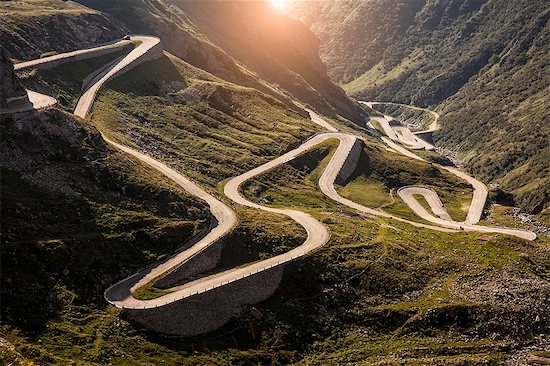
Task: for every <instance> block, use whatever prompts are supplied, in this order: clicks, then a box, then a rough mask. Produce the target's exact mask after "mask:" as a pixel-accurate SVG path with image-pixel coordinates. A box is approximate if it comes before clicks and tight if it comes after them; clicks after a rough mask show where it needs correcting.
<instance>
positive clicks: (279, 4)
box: [269, 0, 288, 10]
mask: <svg viewBox="0 0 550 366" xmlns="http://www.w3.org/2000/svg"><path fill="white" fill-rule="evenodd" d="M269 2H270V3H271V5H273V6H274V7H275V8H277V9H279V10H285V9H286V7H287V6H288V3H287V0H269Z"/></svg>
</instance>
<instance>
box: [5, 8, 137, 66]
mask: <svg viewBox="0 0 550 366" xmlns="http://www.w3.org/2000/svg"><path fill="white" fill-rule="evenodd" d="M126 33H127V30H126V29H125V28H124V26H122V25H121V24H120V23H118V22H116V21H114V20H113V19H112V18H110V17H109V16H107V15H105V14H102V13H100V12H97V11H95V10H92V9H89V8H86V7H84V6H81V5H79V4H77V3H76V2H72V1H71V2H67V1H63V0H18V1H0V38H1V39H2V46H3V47H4V48H6V49H7V50H8V52H9V53H10V54H11V57H13V58H14V59H16V60H32V59H35V58H39V57H40V56H41V55H43V54H45V53H49V52H66V51H74V50H76V49H81V48H84V47H88V46H91V45H95V44H98V43H102V42H106V41H111V40H113V39H116V38H121V37H122V36H123V35H124V34H126Z"/></svg>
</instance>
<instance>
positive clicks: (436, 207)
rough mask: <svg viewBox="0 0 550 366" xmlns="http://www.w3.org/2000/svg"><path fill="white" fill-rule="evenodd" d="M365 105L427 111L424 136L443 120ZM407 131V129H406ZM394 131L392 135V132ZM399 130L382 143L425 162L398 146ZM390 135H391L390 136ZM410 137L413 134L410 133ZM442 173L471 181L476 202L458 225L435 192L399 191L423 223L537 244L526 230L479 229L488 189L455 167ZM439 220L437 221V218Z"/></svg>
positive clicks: (386, 118)
mask: <svg viewBox="0 0 550 366" xmlns="http://www.w3.org/2000/svg"><path fill="white" fill-rule="evenodd" d="M360 103H362V104H365V105H367V106H369V107H371V108H372V106H374V105H377V104H392V105H398V106H402V107H406V108H411V109H414V110H421V111H425V112H427V113H431V114H432V115H433V116H434V122H432V124H431V125H430V127H429V129H428V130H426V131H422V132H420V133H426V132H433V131H435V130H437V129H438V128H439V124H438V120H439V114H438V113H436V112H434V111H430V110H428V109H425V108H419V107H414V106H408V105H406V104H400V103H391V102H360ZM372 119H373V120H375V121H378V122H380V120H381V119H383V120H386V121H388V126H389V121H390V120H392V117H391V116H386V115H385V116H384V117H372ZM402 128H405V129H407V128H406V127H402ZM390 130H391V132H390ZM394 131H395V128H390V129H389V130H388V129H386V128H384V132H386V133H387V137H383V138H382V141H384V142H385V143H386V144H387V145H388V146H389V147H390V148H391V149H392V150H394V151H396V152H398V153H400V154H402V155H405V156H407V157H409V158H412V159H416V160H421V161H425V160H424V159H422V158H421V157H419V156H418V155H416V154H414V153H413V152H411V151H410V150H407V149H405V148H403V147H402V146H400V145H398V144H396V143H395V139H393V138H392V136H393V135H392V134H393V133H394ZM388 132H389V134H388ZM409 133H410V130H409ZM434 165H436V166H437V167H438V168H440V169H444V170H446V171H448V172H449V173H451V174H454V175H455V176H457V177H459V178H460V179H463V180H465V181H467V182H468V183H469V184H470V185H471V186H472V188H473V197H472V202H471V203H470V207H469V208H468V214H467V216H466V219H465V220H464V221H463V222H457V221H453V220H452V219H451V217H450V215H449V214H448V212H447V211H446V210H445V208H444V207H443V204H442V203H441V200H440V198H439V196H438V195H437V193H436V192H435V191H433V190H430V189H426V188H424V187H416V186H412V187H403V188H401V189H399V190H398V192H397V193H398V195H399V197H400V198H401V199H402V200H403V201H404V202H405V203H406V204H407V205H408V206H409V207H410V208H411V209H412V210H413V211H414V213H415V214H417V215H418V216H419V217H421V218H422V219H424V220H426V221H429V222H431V223H434V224H436V225H439V226H443V227H447V228H451V229H459V230H465V231H477V232H486V233H500V234H506V235H513V236H517V237H519V238H522V239H526V240H535V239H536V237H537V236H536V234H535V233H533V232H531V231H528V230H522V229H509V228H499V227H488V226H481V225H475V224H477V223H479V221H480V220H481V215H482V214H483V208H484V207H485V203H486V201H487V196H488V190H487V186H486V185H485V184H484V183H483V182H481V181H479V180H477V179H475V178H474V177H471V176H470V175H468V174H466V173H464V172H462V171H460V170H458V169H456V168H453V167H448V166H442V165H438V164H434ZM415 195H420V196H423V197H424V199H426V201H427V202H428V204H429V206H430V209H431V211H432V213H430V212H428V211H427V210H426V209H425V208H424V206H422V204H420V202H418V200H417V199H416V198H415V197H414V196H415ZM434 214H435V215H437V216H438V217H436V216H435V215H434Z"/></svg>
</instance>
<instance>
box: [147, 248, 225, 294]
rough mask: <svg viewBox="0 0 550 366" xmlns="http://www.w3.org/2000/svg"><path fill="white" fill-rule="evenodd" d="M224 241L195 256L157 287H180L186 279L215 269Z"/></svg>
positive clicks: (167, 276) (157, 284)
mask: <svg viewBox="0 0 550 366" xmlns="http://www.w3.org/2000/svg"><path fill="white" fill-rule="evenodd" d="M222 249H223V240H218V241H216V242H215V243H212V244H211V245H210V246H208V248H205V249H204V250H202V251H201V252H199V253H197V254H195V255H194V256H193V257H191V258H189V259H188V260H187V261H185V262H184V263H182V264H181V265H180V266H179V267H177V268H175V269H174V270H173V271H171V272H169V273H168V274H166V275H165V276H164V277H163V278H162V279H160V280H159V281H157V282H156V283H155V287H158V288H161V289H169V288H172V287H174V286H178V285H180V284H181V283H182V282H183V281H184V280H185V279H188V278H189V277H191V276H195V275H197V274H200V273H204V272H206V271H209V270H211V269H214V268H215V267H216V265H217V264H218V262H219V261H220V258H221V256H222Z"/></svg>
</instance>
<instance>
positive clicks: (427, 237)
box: [2, 58, 548, 365]
mask: <svg viewBox="0 0 550 366" xmlns="http://www.w3.org/2000/svg"><path fill="white" fill-rule="evenodd" d="M160 66H162V67H163V69H164V73H163V75H159V73H158V72H157V70H159V68H160ZM182 89H184V90H185V92H184V93H179V92H180V91H181V90H182ZM197 95H200V96H201V98H197V97H196V96H197ZM243 96H244V97H243ZM244 111H246V112H244ZM153 112H154V113H153ZM282 116H283V117H282ZM93 121H94V123H95V124H97V125H98V126H99V127H100V128H101V129H102V130H103V131H104V132H106V133H109V134H111V135H114V136H115V137H117V138H121V139H123V140H125V141H126V142H129V143H135V144H136V145H139V144H143V143H144V142H145V141H141V140H137V139H136V136H146V138H147V139H148V140H146V142H147V146H149V147H150V149H151V151H150V153H152V154H154V155H157V156H160V157H162V158H163V159H165V160H166V161H168V162H170V163H172V164H173V165H174V166H176V167H178V166H179V165H178V164H181V162H185V163H186V164H187V165H185V166H183V165H182V166H183V167H182V168H181V170H182V171H184V172H185V173H186V174H187V173H189V175H191V176H192V177H193V178H194V179H195V180H197V181H199V182H201V183H203V184H204V185H205V186H206V187H208V188H209V189H211V190H213V191H215V190H219V189H220V188H221V185H220V182H221V181H222V180H223V179H225V178H226V177H228V176H232V175H236V174H238V173H239V172H243V171H245V170H248V169H250V166H255V165H259V164H261V163H262V162H265V161H267V160H269V159H271V158H272V156H275V155H278V154H280V153H281V151H284V150H288V149H289V148H290V147H291V146H293V145H295V144H297V143H298V142H299V141H300V140H301V139H303V138H304V137H305V136H307V135H308V134H310V133H311V132H313V131H315V130H316V127H315V126H313V125H311V123H310V122H308V121H307V120H304V119H302V118H300V117H299V116H297V115H295V114H294V113H291V112H287V111H286V109H285V108H284V107H282V106H281V105H280V104H279V103H277V102H275V101H274V100H272V99H271V98H269V97H265V96H264V95H258V94H257V93H255V92H252V91H251V90H249V89H243V88H240V87H235V86H233V85H229V84H227V83H225V82H222V81H220V80H219V79H216V78H213V77H212V76H210V75H207V74H205V73H203V72H201V71H199V70H196V69H194V68H192V67H189V66H188V65H186V64H184V63H181V62H180V61H178V60H176V59H174V58H164V59H162V60H160V61H157V62H153V63H148V64H145V65H142V66H141V67H140V68H138V69H136V70H134V71H133V72H132V73H129V74H127V75H126V76H124V77H122V78H120V79H119V80H117V81H115V82H113V83H111V85H110V88H109V89H108V90H106V91H105V92H104V93H103V94H102V96H101V100H100V102H99V103H98V104H97V105H96V108H95V109H94V116H93ZM132 128H133V129H136V132H135V134H133V135H129V134H127V131H130V130H131V129H132ZM218 130H223V132H224V133H223V134H220V133H216V131H218ZM284 130H286V131H290V133H288V132H287V133H284V132H282V133H281V132H280V131H284ZM127 136H130V137H132V136H134V137H133V139H132V138H128V137H127ZM197 141H198V142H200V143H197ZM155 147H156V149H155ZM212 149H216V150H212ZM371 150H372V149H371ZM371 150H369V149H367V152H368V154H369V155H375V154H376V153H379V154H381V152H380V151H378V150H376V151H371ZM155 151H156V152H155ZM216 151H221V153H223V154H224V155H228V154H233V155H231V156H232V159H233V161H232V162H234V161H235V160H236V158H235V157H242V159H241V160H240V161H239V163H238V164H227V162H220V161H218V160H217V159H219V155H216V154H215V152H216ZM211 154H214V155H211ZM323 154H328V153H327V152H326V151H325V152H324V153H322V154H321V155H320V156H323ZM326 156H328V155H326ZM326 156H325V159H324V162H323V163H322V164H326ZM389 156H392V157H393V158H395V159H397V160H400V159H401V158H398V157H397V155H391V154H390V155H389ZM317 158H318V157H316V158H315V159H311V158H307V157H306V158H305V163H304V165H303V166H300V164H298V165H297V166H294V167H292V169H290V171H291V172H293V176H294V178H295V179H297V181H298V182H299V181H300V180H301V182H302V183H295V182H296V181H294V180H292V181H291V180H290V179H282V181H281V182H282V183H285V184H282V186H283V189H282V191H280V192H278V191H277V190H273V191H271V194H273V195H274V196H276V197H281V202H286V203H287V204H288V205H292V207H296V206H299V205H300V201H303V202H307V203H308V205H312V207H313V209H311V210H310V211H311V212H312V213H313V214H314V215H316V216H317V217H319V218H320V219H321V220H323V222H324V223H325V224H327V225H328V226H329V227H330V229H331V231H332V241H331V243H330V245H329V246H328V247H327V248H325V249H323V250H321V251H319V252H318V253H316V254H315V255H312V256H310V257H308V258H306V259H304V260H303V261H301V262H298V263H296V264H293V265H291V266H290V267H289V269H288V270H287V271H286V273H285V279H284V281H283V285H282V287H281V288H280V290H279V292H278V293H277V294H276V296H274V297H273V298H272V299H270V300H268V301H267V302H265V303H264V304H261V305H259V306H258V308H259V309H260V311H261V312H262V313H263V314H264V317H263V319H262V320H261V321H258V320H255V319H253V318H251V317H248V316H244V317H243V318H241V319H239V320H238V321H235V322H232V323H230V324H229V325H227V326H226V327H224V328H223V329H221V330H220V331H218V332H215V333H213V334H210V335H207V336H205V337H197V338H192V339H186V340H184V341H182V340H165V339H159V338H156V337H154V336H151V335H150V336H146V337H144V336H143V335H142V334H140V333H138V332H137V331H136V330H135V329H133V328H132V327H131V326H130V325H129V324H127V323H126V322H125V321H124V320H123V319H121V318H120V317H119V316H118V314H117V312H116V311H114V310H113V309H112V308H106V310H105V308H104V305H103V303H102V302H101V305H98V306H91V305H90V304H89V303H86V302H84V303H83V302H81V301H80V298H79V297H78V296H75V292H74V289H72V288H70V289H68V290H67V289H66V288H64V287H62V286H61V287H56V288H55V291H54V292H52V293H51V296H52V298H55V299H56V303H59V304H62V307H61V309H62V310H60V311H59V312H58V313H57V315H56V318H55V320H52V321H49V322H48V323H47V327H45V328H43V329H42V330H41V331H40V332H38V333H37V334H35V335H33V336H32V337H30V338H24V337H22V335H21V334H18V332H17V330H15V329H6V328H4V329H3V331H2V333H3V334H4V335H5V336H6V338H8V339H9V340H10V341H11V342H12V343H14V344H16V346H17V349H18V350H19V351H20V352H22V353H23V354H24V356H26V357H31V358H33V359H36V360H38V361H40V362H41V363H42V364H55V363H57V364H59V363H68V362H70V360H73V361H78V362H80V363H82V364H92V365H94V364H105V363H108V362H111V363H113V364H124V365H133V364H135V365H143V364H150V365H155V364H158V363H159V360H162V361H164V362H165V363H167V364H182V363H184V364H186V363H187V364H197V365H200V364H204V363H222V364H223V363H232V364H250V363H288V362H297V361H300V360H301V359H303V358H304V357H305V358H306V359H307V360H311V362H317V363H326V362H330V360H335V359H337V358H338V359H341V360H350V362H353V360H355V361H360V360H365V359H368V360H379V359H386V360H387V359H388V358H389V357H393V356H392V355H402V356H404V357H408V358H411V357H417V356H420V357H425V353H426V351H425V350H422V349H420V350H419V349H417V348H416V346H415V344H425V345H427V346H428V347H429V348H428V349H430V350H432V352H433V354H435V355H439V356H440V357H443V356H442V355H443V354H445V353H448V352H449V350H448V349H447V348H444V347H446V346H448V347H450V349H452V350H453V352H455V353H459V354H460V356H450V358H454V359H455V360H457V359H459V358H460V357H467V358H468V359H469V360H472V359H474V358H477V357H485V358H491V359H498V358H500V357H502V356H503V352H502V350H501V348H500V346H501V345H502V343H503V342H505V341H503V342H500V343H498V342H496V343H498V344H497V345H496V346H494V343H495V342H493V341H489V340H487V339H488V337H489V335H488V333H487V332H486V333H480V336H479V337H478V338H475V339H474V340H472V341H471V343H470V345H469V346H470V347H469V348H466V349H465V348H464V347H460V346H462V345H463V343H460V342H461V339H462V338H463V337H464V336H463V335H462V333H460V332H461V331H466V330H463V329H462V328H459V330H458V331H456V332H455V331H453V332H454V333H451V335H450V336H449V335H447V336H445V335H444V334H448V332H449V330H448V329H447V328H446V327H448V326H449V325H448V323H445V322H444V324H443V325H441V324H439V323H437V322H435V320H431V318H429V317H427V315H426V314H429V312H426V311H425V310H426V309H428V308H430V307H431V308H433V309H436V312H440V313H442V314H450V315H452V314H453V313H454V311H456V309H457V308H458V309H461V307H460V306H462V305H463V304H464V300H463V299H462V298H461V297H460V296H463V295H461V294H460V293H458V294H452V293H451V292H448V293H445V292H444V293H443V295H440V292H441V291H438V290H437V289H438V288H439V284H440V283H441V281H447V282H448V283H452V282H451V280H452V279H453V278H455V277H454V276H452V277H451V275H453V274H456V273H458V276H457V277H459V278H460V279H461V281H463V282H466V283H468V282H469V281H472V279H471V278H469V277H467V276H465V274H466V273H468V274H471V275H472V276H473V278H479V277H480V276H481V273H484V272H483V271H488V272H489V273H493V272H494V273H497V274H498V273H500V272H499V271H502V270H503V268H504V269H507V268H509V267H511V266H516V267H517V268H519V270H520V273H526V275H527V276H528V277H529V276H530V277H529V280H533V278H535V279H536V276H537V275H538V273H544V271H545V270H547V269H548V264H547V263H545V262H543V261H542V259H541V254H540V250H541V249H540V248H541V245H544V243H542V244H541V243H533V244H524V243H523V242H519V241H517V240H515V239H508V238H503V237H499V236H497V237H495V238H494V239H493V241H491V242H490V243H484V244H481V243H479V242H477V241H476V236H475V235H474V234H457V235H449V234H437V235H434V233H433V232H431V231H428V230H419V229H415V228H411V227H409V226H407V225H401V224H399V223H393V222H391V223H388V222H385V221H384V220H376V221H371V220H368V219H364V218H361V217H358V218H349V217H346V216H341V215H338V214H335V215H333V214H325V213H324V212H327V211H332V210H333V208H334V205H333V204H332V203H330V202H327V201H326V199H325V198H324V197H322V196H320V195H319V192H318V190H317V188H316V186H315V184H314V182H315V181H316V179H317V178H318V174H319V173H320V171H321V170H320V169H319V168H318V165H317V164H315V161H316V160H317ZM386 158H387V157H384V159H386ZM407 162H408V160H407ZM379 163H380V166H378V168H379V169H381V170H380V172H383V175H384V176H388V177H389V178H388V180H387V181H384V184H387V185H391V184H392V182H393V181H394V179H398V178H399V171H394V170H392V168H391V166H392V164H388V165H390V168H387V167H383V166H382V163H383V160H380V161H379ZM402 163H403V164H405V162H404V161H403V162H402ZM224 164H226V165H224ZM306 166H307V170H305V169H304V167H306ZM205 167H208V169H207V168H205ZM284 169H288V168H287V167H285V168H284ZM386 169H388V170H386ZM423 169H428V170H429V167H427V168H423ZM423 169H421V171H423ZM373 171H375V172H376V171H377V169H373ZM274 172H275V171H274ZM309 172H312V173H311V174H310V173H309ZM275 173H277V172H275ZM277 174H278V173H277ZM282 177H285V175H284V174H283V175H282ZM279 179H281V178H279ZM442 180H443V181H445V178H444V177H442ZM288 183H289V184H291V187H288ZM273 188H274V187H273ZM297 191H298V192H300V197H301V198H300V200H299V201H297V200H295V199H291V198H290V194H292V195H294V194H295V193H296V192H297ZM240 215H241V216H240V217H241V219H243V221H242V222H241V225H240V226H239V228H237V231H236V232H235V233H234V237H235V239H234V240H233V241H231V244H232V245H235V244H236V245H237V247H233V248H232V247H231V245H228V246H227V248H228V249H230V251H229V252H226V254H224V256H226V257H227V258H228V260H229V261H230V262H229V264H230V265H233V264H234V263H236V262H231V261H232V260H234V259H232V258H231V257H232V256H238V255H242V253H243V252H245V253H252V254H251V260H253V258H254V256H259V255H262V254H261V253H262V252H268V251H264V250H263V249H261V250H258V249H257V248H255V247H257V246H258V244H261V245H265V240H266V239H268V238H269V239H272V240H273V238H276V239H275V240H274V241H273V245H270V246H277V247H279V248H280V247H281V244H283V246H284V245H288V244H285V241H286V243H293V242H295V240H297V239H299V235H300V232H295V230H294V229H293V228H292V227H291V228H290V229H288V227H289V225H291V224H289V223H288V221H285V222H282V223H280V224H279V223H277V225H275V226H272V225H268V224H267V222H269V221H270V218H269V217H266V216H264V215H263V214H259V213H257V212H253V213H252V212H250V213H244V215H243V213H242V212H240ZM260 217H261V218H263V219H264V220H262V222H263V224H262V223H260V225H258V224H257V222H258V219H259V218H260ZM108 222H110V221H108ZM282 227H284V228H285V229H284V230H287V231H286V232H285V231H284V230H283V229H282ZM291 233H292V234H291ZM243 238H248V241H247V242H245V243H244V245H242V246H241V242H240V240H242V239H243ZM279 238H281V239H280V240H281V241H279ZM243 248H245V250H244V251H243ZM518 248H521V251H522V252H524V253H527V254H528V256H529V259H530V261H526V260H523V259H521V258H519V257H518V255H517V252H518ZM280 249H284V248H280ZM270 250H273V249H271V248H270ZM275 250H279V249H277V248H275ZM85 253H86V254H87V255H88V257H89V258H96V256H97V255H96V254H94V253H92V254H89V252H85ZM227 253H232V254H231V255H227ZM247 255H249V254H247ZM31 258H34V257H31ZM41 258H42V257H38V258H37V260H38V262H39V263H40V261H42V260H43V259H41ZM118 262H119V261H117V263H118ZM518 263H519V265H518ZM222 265H223V264H222ZM22 268H31V266H24V267H22ZM128 272H131V271H128ZM533 273H534V274H533ZM460 276H464V278H462V277H460ZM448 277H450V279H449V278H448ZM485 277H487V276H485V275H484V276H483V278H485ZM106 282H109V283H110V282H111V281H109V280H107V281H106ZM98 283H101V282H99V281H98V280H97V279H92V280H90V285H94V286H97V288H95V289H94V290H93V291H91V292H92V293H93V294H100V293H101V291H102V290H103V289H104V287H105V285H103V284H100V285H98ZM461 283H462V282H461ZM449 287H450V288H454V287H456V286H454V285H449ZM533 288H537V287H533ZM436 290H437V291H436ZM434 294H435V295H434ZM440 299H443V300H440ZM531 304H534V303H531ZM388 305H394V306H396V307H399V308H401V307H402V308H403V309H404V310H403V309H398V310H395V309H393V308H391V307H388ZM420 305H421V306H420ZM540 308H543V307H542V305H541V306H539V305H536V304H535V305H532V306H531V310H530V311H532V312H538V311H539V309H540ZM468 309H469V311H472V312H473V313H474V314H478V312H479V311H481V310H482V309H483V306H481V307H477V306H471V307H470V305H468ZM514 309H515V308H514ZM518 311H519V310H518ZM521 311H527V310H521ZM513 314H516V313H513ZM415 315H418V316H415ZM411 316H413V317H412V318H411ZM426 317H427V318H426ZM409 318H411V319H412V320H415V322H416V323H415V322H413V325H414V324H418V323H417V322H421V321H423V322H425V323H426V324H427V325H422V323H420V324H421V325H419V327H420V329H422V331H421V332H420V333H418V331H417V330H415V329H414V328H412V329H405V330H404V331H400V332H397V333H395V332H394V331H395V328H396V327H398V326H399V325H401V324H403V322H404V321H405V320H407V319H409ZM516 318H517V316H515V317H513V319H516ZM514 324H516V323H514ZM392 327H393V328H392ZM491 331H492V330H491ZM498 331H499V332H502V333H503V334H504V337H512V336H511V335H510V334H508V333H506V332H507V330H506V328H505V329H499V330H498ZM522 331H523V330H522ZM428 333H430V334H428ZM514 337H523V335H522V333H519V332H518V335H516V336H514ZM506 339H508V338H506ZM522 339H523V338H522ZM367 340H368V344H370V345H373V346H372V347H365V342H367ZM487 343H489V348H486V346H485V344H487ZM359 348H360V349H361V351H358V349H359ZM476 352H479V353H481V356H476V355H475V354H476ZM424 359H425V358H424ZM325 361H326V362H325Z"/></svg>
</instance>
